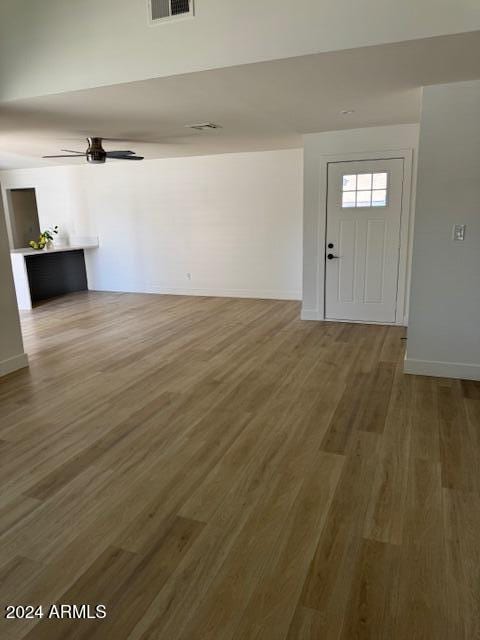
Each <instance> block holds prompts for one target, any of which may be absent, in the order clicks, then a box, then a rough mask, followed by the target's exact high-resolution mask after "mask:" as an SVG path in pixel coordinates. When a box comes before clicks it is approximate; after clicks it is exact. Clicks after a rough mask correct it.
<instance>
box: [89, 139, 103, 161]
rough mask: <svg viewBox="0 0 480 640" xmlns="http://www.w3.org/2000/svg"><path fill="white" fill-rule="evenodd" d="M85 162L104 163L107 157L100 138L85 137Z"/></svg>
mask: <svg viewBox="0 0 480 640" xmlns="http://www.w3.org/2000/svg"><path fill="white" fill-rule="evenodd" d="M87 141H88V149H87V153H86V155H87V162H90V163H91V164H104V163H105V161H106V159H107V152H106V151H105V149H104V148H103V147H102V138H87Z"/></svg>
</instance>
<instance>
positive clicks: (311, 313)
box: [300, 309, 324, 320]
mask: <svg viewBox="0 0 480 640" xmlns="http://www.w3.org/2000/svg"><path fill="white" fill-rule="evenodd" d="M300 318H301V319H302V320H323V319H324V318H322V317H320V312H319V311H317V310H316V309H302V313H301V314H300Z"/></svg>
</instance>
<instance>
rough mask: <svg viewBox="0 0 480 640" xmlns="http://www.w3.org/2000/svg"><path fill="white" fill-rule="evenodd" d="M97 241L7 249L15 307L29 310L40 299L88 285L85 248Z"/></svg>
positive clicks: (93, 245)
mask: <svg viewBox="0 0 480 640" xmlns="http://www.w3.org/2000/svg"><path fill="white" fill-rule="evenodd" d="M97 248H98V243H96V244H93V243H85V244H73V245H68V246H54V247H53V248H52V249H40V250H37V249H32V248H31V247H26V248H25V249H13V250H12V251H10V258H11V261H12V270H13V279H14V282H15V291H16V294H17V303H18V308H19V309H21V310H29V309H31V308H32V307H33V304H34V303H35V302H37V301H39V300H45V299H48V298H53V297H56V296H60V295H63V294H66V293H71V292H73V291H84V290H86V289H87V288H88V284H87V273H86V267H85V254H84V251H89V250H94V249H97Z"/></svg>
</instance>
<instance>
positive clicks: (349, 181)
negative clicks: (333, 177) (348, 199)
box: [342, 175, 357, 191]
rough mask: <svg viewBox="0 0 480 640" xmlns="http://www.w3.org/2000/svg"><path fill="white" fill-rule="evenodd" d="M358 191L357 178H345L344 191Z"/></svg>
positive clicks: (354, 176)
mask: <svg viewBox="0 0 480 640" xmlns="http://www.w3.org/2000/svg"><path fill="white" fill-rule="evenodd" d="M356 190H357V176H356V175H353V176H343V189H342V191H356Z"/></svg>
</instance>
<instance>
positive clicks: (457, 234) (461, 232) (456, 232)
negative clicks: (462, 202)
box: [453, 224, 465, 242]
mask: <svg viewBox="0 0 480 640" xmlns="http://www.w3.org/2000/svg"><path fill="white" fill-rule="evenodd" d="M453 239H454V240H455V242H463V241H464V240H465V225H464V224H454V225H453Z"/></svg>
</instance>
